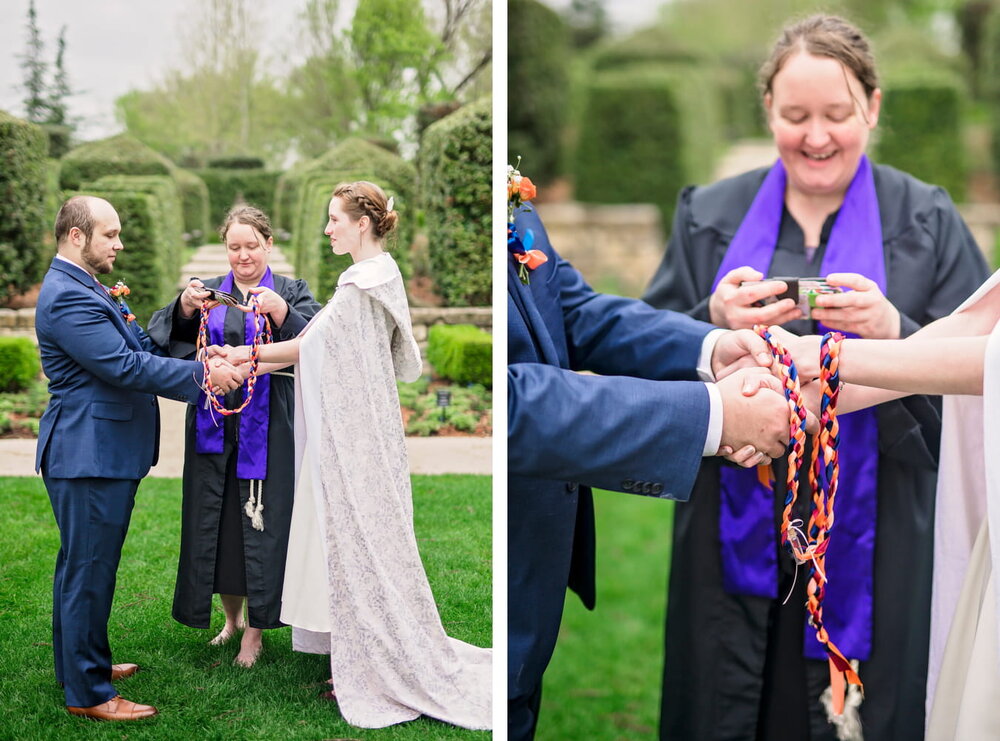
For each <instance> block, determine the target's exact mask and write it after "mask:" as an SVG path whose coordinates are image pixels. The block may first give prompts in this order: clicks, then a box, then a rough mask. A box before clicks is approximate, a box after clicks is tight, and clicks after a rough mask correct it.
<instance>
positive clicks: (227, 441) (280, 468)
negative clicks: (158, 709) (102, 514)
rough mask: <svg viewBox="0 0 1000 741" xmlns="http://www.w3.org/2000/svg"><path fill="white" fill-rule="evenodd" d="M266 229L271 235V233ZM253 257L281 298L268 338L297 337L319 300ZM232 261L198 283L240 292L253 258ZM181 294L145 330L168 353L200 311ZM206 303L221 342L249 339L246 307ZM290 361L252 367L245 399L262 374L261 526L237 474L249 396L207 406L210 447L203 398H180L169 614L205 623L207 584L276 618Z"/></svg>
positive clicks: (185, 345) (289, 486) (286, 484)
mask: <svg viewBox="0 0 1000 741" xmlns="http://www.w3.org/2000/svg"><path fill="white" fill-rule="evenodd" d="M267 236H268V240H270V234H269V233H268V235H267ZM267 252H269V249H268V250H267ZM255 261H256V267H257V270H256V272H258V273H259V272H260V268H261V267H263V269H264V271H265V272H264V274H263V275H262V276H261V277H260V278H259V279H258V280H259V282H260V285H265V283H266V282H267V281H270V282H271V283H272V284H273V285H272V286H271V288H272V290H273V292H274V293H276V294H277V296H279V297H280V298H281V299H283V300H284V302H285V304H286V305H287V311H286V312H285V316H284V317H283V318H282V321H280V323H279V322H277V321H275V320H274V317H273V316H272V317H271V329H272V332H273V340H274V341H276V342H277V341H281V340H287V339H292V338H293V337H296V336H297V335H298V334H299V333H300V332H301V331H302V330H303V329H304V328H305V326H306V324H307V323H308V322H309V320H310V319H311V318H312V317H313V316H314V315H315V314H316V313H317V312H318V311H319V309H320V305H319V304H318V303H317V302H316V300H315V299H314V298H313V296H312V294H311V293H310V291H309V287H308V286H307V284H306V282H305V281H303V280H297V279H293V278H288V277H285V276H283V275H277V274H273V273H271V271H270V268H269V267H267V264H266V261H267V255H266V253H264V252H263V250H260V251H256V257H255ZM230 262H231V264H233V266H234V272H235V280H234V279H233V278H234V273H233V272H231V273H229V274H228V275H224V276H218V277H215V278H211V279H206V280H204V281H203V283H204V286H205V287H208V288H220V287H221V288H222V289H223V290H226V291H227V292H229V293H231V294H233V295H234V296H235V297H236V298H237V299H238V300H239V301H240V302H244V301H245V300H246V299H247V298H248V295H247V294H246V293H244V292H243V291H242V290H241V289H240V283H241V282H243V281H241V279H240V278H241V275H240V273H241V271H244V270H247V271H252V268H251V267H248V266H249V265H250V263H248V264H247V265H248V266H241V265H240V264H239V258H238V256H237V257H234V256H233V254H232V253H231V254H230ZM250 284H251V285H257V282H256V281H253V280H251V281H250ZM182 296H183V294H182ZM182 296H179V297H178V298H177V299H175V300H174V301H172V302H171V303H170V304H168V305H167V306H165V307H164V308H163V309H160V310H159V311H157V312H156V313H155V314H154V315H153V317H152V319H151V320H150V322H149V330H148V331H149V334H150V336H151V337H152V338H153V340H154V342H156V343H157V344H158V345H160V346H161V347H163V348H164V349H166V350H167V351H168V352H169V353H170V355H172V356H174V357H193V355H194V351H195V342H196V340H197V335H198V329H199V323H200V321H199V314H198V313H195V314H194V315H193V316H191V317H190V318H185V317H184V316H183V314H182V312H181V305H180V304H181V299H182ZM212 313H213V314H217V313H223V315H224V318H223V321H222V322H219V323H218V326H219V328H220V329H221V331H222V335H223V337H222V338H221V339H224V342H225V343H226V344H229V345H233V346H237V345H243V344H248V342H247V332H248V331H249V330H248V329H247V327H248V324H247V321H248V320H247V317H248V315H247V314H246V313H244V312H243V311H240V310H239V309H238V308H235V307H226V306H218V307H216V308H215V309H213V310H212ZM215 321H218V320H215ZM218 339H220V338H217V337H216V338H210V340H209V341H210V342H212V343H215V344H221V343H219V342H217V340H218ZM293 370H294V368H293V367H290V368H287V369H285V370H284V371H282V372H275V373H271V374H268V375H267V376H263V375H262V376H260V377H259V378H258V383H257V387H256V389H255V399H254V401H252V402H251V406H252V405H253V404H254V403H256V402H257V401H258V399H257V398H256V397H260V396H261V381H262V380H263V379H264V378H267V379H269V389H268V393H267V396H268V399H267V410H266V411H265V412H264V414H265V416H266V419H267V424H266V434H265V435H264V437H263V439H262V440H260V441H257V442H256V443H254V445H259V446H263V445H264V444H265V442H264V441H265V440H266V453H267V454H266V478H265V479H264V480H263V481H262V484H261V491H262V502H263V505H264V506H263V508H262V510H261V512H260V514H261V515H262V519H261V522H260V524H261V525H262V529H257V528H256V527H255V526H254V524H253V520H252V519H251V518H250V517H249V516H248V515H247V512H246V511H245V508H246V505H247V503H248V500H249V499H250V497H251V485H252V482H251V480H248V479H246V478H244V477H242V476H239V475H238V463H239V459H240V458H241V454H240V453H241V451H240V450H239V443H240V438H241V437H244V438H245V437H246V433H247V428H246V427H243V428H242V430H241V422H242V421H243V418H244V417H247V415H248V412H249V411H250V410H251V407H249V406H248V407H247V409H246V410H244V411H243V412H241V413H240V414H233V415H229V416H222V415H220V414H215V415H214V421H217V422H218V425H220V426H221V427H222V434H221V436H220V437H221V440H220V441H219V452H213V453H205V452H198V447H199V445H198V435H199V434H201V433H200V432H199V430H198V427H199V422H198V420H197V416H198V412H199V408H200V407H201V406H203V404H202V405H190V406H189V407H188V410H187V418H186V425H185V456H184V478H183V487H184V502H183V512H182V522H181V546H180V559H179V563H178V570H177V584H176V588H175V592H174V603H173V616H174V618H175V619H176V620H178V621H179V622H181V623H183V624H185V625H188V626H191V627H194V628H208V627H210V622H211V604H212V595H213V594H214V593H218V594H222V595H245V596H246V604H247V620H248V623H249V626H250V627H251V628H254V629H268V628H277V627H281V625H282V623H281V622H280V620H279V614H280V611H281V590H282V583H283V579H284V568H285V555H286V551H287V547H288V528H289V523H290V521H291V511H292V501H293V494H294V478H295V470H294V462H295V450H294V435H293V421H294V416H295V380H294V376H293ZM245 388H246V386H244V387H243V388H241V389H237V390H236V391H234V392H232V393H230V394H228V395H227V396H226V397H225V406H226V408H229V409H233V408H236V407H238V406H239V405H240V404H241V403H242V401H243V394H244V391H245ZM244 424H245V423H244ZM244 444H246V440H244ZM253 483H256V482H253ZM233 632H235V631H233ZM228 637H229V636H226V638H228ZM220 642H221V641H220ZM248 658H249V657H248ZM249 663H252V661H250V662H249Z"/></svg>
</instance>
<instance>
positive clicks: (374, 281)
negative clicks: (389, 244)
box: [337, 252, 400, 290]
mask: <svg viewBox="0 0 1000 741" xmlns="http://www.w3.org/2000/svg"><path fill="white" fill-rule="evenodd" d="M399 274H400V273H399V266H397V265H396V261H395V260H393V259H392V255H390V254H389V253H388V252H383V253H382V254H380V255H376V256H375V257H369V258H368V259H367V260H362V261H361V262H356V263H354V264H353V265H351V267H349V268H348V269H347V270H345V271H344V272H343V273H341V274H340V278H338V279H337V288H340V287H341V286H345V285H347V284H348V283H350V284H352V285H355V286H357V287H358V288H360V289H362V290H368V289H369V288H374V287H375V286H380V285H382V284H383V283H388V282H389V281H390V280H392V279H393V278H395V277H396V276H398V275H399Z"/></svg>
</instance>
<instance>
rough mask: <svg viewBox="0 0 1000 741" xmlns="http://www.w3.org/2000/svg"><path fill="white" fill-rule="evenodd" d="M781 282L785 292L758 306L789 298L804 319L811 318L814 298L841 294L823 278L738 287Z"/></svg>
mask: <svg viewBox="0 0 1000 741" xmlns="http://www.w3.org/2000/svg"><path fill="white" fill-rule="evenodd" d="M775 281H783V282H784V283H785V284H786V285H787V286H788V288H787V290H785V291H783V292H782V293H779V294H776V295H774V296H768V297H767V298H764V299H761V300H760V301H758V302H757V305H758V306H767V305H768V304H773V303H775V302H777V301H781V300H782V299H786V298H790V299H792V300H793V301H795V303H797V304H798V305H799V309H801V310H802V313H803V314H804V315H805V316H806V317H811V316H812V310H813V309H814V308H816V297H817V296H820V295H822V294H824V293H843V291H844V289H843V288H841V287H840V286H831V285H830V284H829V283H827V282H826V280H824V279H823V278H781V277H778V276H776V277H774V278H765V279H764V280H745V281H743V282H742V283H740V286H753V285H757V284H759V283H774V282H775Z"/></svg>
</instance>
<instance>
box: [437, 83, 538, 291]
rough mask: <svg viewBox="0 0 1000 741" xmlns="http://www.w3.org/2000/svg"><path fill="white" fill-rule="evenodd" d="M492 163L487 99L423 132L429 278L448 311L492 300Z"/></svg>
mask: <svg viewBox="0 0 1000 741" xmlns="http://www.w3.org/2000/svg"><path fill="white" fill-rule="evenodd" d="M492 162H493V115H492V103H491V101H490V100H488V99H487V100H482V101H479V102H476V103H472V104H470V105H467V106H465V107H463V108H460V109H459V110H458V111H456V112H455V113H453V114H451V115H450V116H446V117H445V118H443V119H441V120H440V121H438V122H437V123H435V124H433V125H431V126H429V127H428V128H427V131H425V132H424V138H423V142H422V146H421V150H420V183H421V193H422V203H423V206H424V212H425V213H426V216H427V234H428V237H429V252H430V264H431V276H432V277H433V279H434V285H435V288H436V290H437V293H438V295H440V296H441V297H442V298H443V299H444V300H445V303H446V304H447V305H449V306H469V305H472V306H488V305H489V304H490V301H491V298H492V292H493V288H492V286H493V282H492V269H491V262H492V261H491V259H490V256H491V254H492V250H491V249H490V244H491V240H492V228H491V227H492V223H493V219H492V213H491V210H492V199H491V195H492V189H491V177H490V168H491V164H492ZM531 173H532V175H533V174H534V169H532V170H531Z"/></svg>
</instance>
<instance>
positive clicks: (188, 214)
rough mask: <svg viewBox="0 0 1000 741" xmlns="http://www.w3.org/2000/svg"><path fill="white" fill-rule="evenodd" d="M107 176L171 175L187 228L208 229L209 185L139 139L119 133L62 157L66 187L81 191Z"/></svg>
mask: <svg viewBox="0 0 1000 741" xmlns="http://www.w3.org/2000/svg"><path fill="white" fill-rule="evenodd" d="M105 175H169V176H170V177H172V178H174V179H175V180H177V183H178V186H179V188H180V190H181V202H182V206H183V211H184V228H185V229H186V230H187V231H188V232H194V231H200V232H202V233H203V234H204V233H205V232H206V230H207V227H208V224H207V222H208V188H207V187H205V184H204V183H203V182H202V181H201V179H200V178H199V177H198V176H197V175H195V174H194V173H192V172H188V171H186V170H182V169H181V168H179V167H177V166H176V165H175V164H174V163H173V162H171V161H170V160H168V159H167V158H166V157H164V156H163V155H161V154H158V153H157V152H155V151H153V150H152V149H150V148H149V147H147V146H146V145H145V144H143V143H142V142H140V141H139V140H138V139H135V138H134V137H131V136H129V135H128V134H118V135H117V136H112V137H110V138H108V139H101V140H100V141H96V142H88V143H87V144H83V145H81V146H79V147H77V148H76V149H74V150H72V151H71V152H69V153H68V154H67V155H66V156H65V157H63V158H62V164H61V167H60V171H59V183H60V186H61V187H62V188H63V190H78V189H79V188H80V187H81V186H82V185H83V184H84V183H91V182H94V181H95V180H99V179H100V178H102V177H104V176H105Z"/></svg>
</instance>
